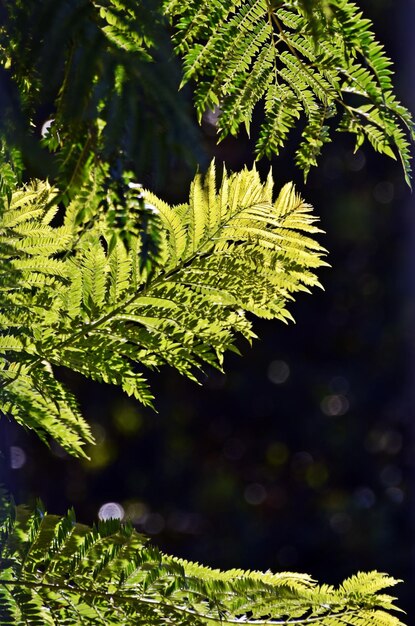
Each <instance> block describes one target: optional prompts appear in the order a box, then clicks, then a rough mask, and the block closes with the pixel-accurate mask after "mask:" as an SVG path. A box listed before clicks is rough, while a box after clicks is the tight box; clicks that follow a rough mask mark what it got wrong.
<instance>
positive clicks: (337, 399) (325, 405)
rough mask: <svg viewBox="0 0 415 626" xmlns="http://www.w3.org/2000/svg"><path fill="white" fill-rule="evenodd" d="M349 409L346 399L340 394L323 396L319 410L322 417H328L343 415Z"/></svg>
mask: <svg viewBox="0 0 415 626" xmlns="http://www.w3.org/2000/svg"><path fill="white" fill-rule="evenodd" d="M349 407H350V404H349V401H348V399H347V398H346V396H343V395H341V394H334V395H330V396H325V397H324V398H323V400H322V401H321V403H320V408H321V410H322V411H323V413H324V415H328V416H329V417H337V416H341V415H345V413H347V411H348V410H349Z"/></svg>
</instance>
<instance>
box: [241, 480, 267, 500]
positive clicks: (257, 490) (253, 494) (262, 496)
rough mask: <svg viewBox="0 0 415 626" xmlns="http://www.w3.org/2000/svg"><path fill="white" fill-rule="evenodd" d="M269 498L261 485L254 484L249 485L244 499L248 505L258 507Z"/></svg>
mask: <svg viewBox="0 0 415 626" xmlns="http://www.w3.org/2000/svg"><path fill="white" fill-rule="evenodd" d="M266 497H267V490H266V489H265V487H264V485H261V484H260V483H252V484H250V485H248V486H247V487H246V489H245V491H244V498H245V500H246V501H247V503H248V504H252V505H253V506H258V505H259V504H262V503H263V502H264V501H265V500H266Z"/></svg>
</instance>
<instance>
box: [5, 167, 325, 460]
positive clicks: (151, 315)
mask: <svg viewBox="0 0 415 626" xmlns="http://www.w3.org/2000/svg"><path fill="white" fill-rule="evenodd" d="M127 179H128V177H127ZM94 184H96V181H95V182H94ZM86 194H87V196H88V197H89V195H90V194H91V186H90V185H89V186H88V190H87V192H86ZM84 197H85V194H84V193H81V194H80V200H79V201H78V200H77V199H76V198H75V199H73V201H72V202H71V203H70V205H69V206H68V207H67V209H65V210H63V213H61V214H59V211H62V209H60V208H59V206H58V204H57V196H56V193H55V191H54V190H53V189H51V188H50V187H49V186H48V185H46V184H43V183H35V184H34V185H32V186H28V187H25V188H23V189H20V190H18V191H16V193H15V194H14V195H13V196H12V199H11V202H10V204H9V206H8V209H7V210H6V211H5V212H4V215H3V223H2V228H1V230H0V246H3V248H4V261H5V263H7V267H8V268H12V270H13V271H12V272H10V271H6V269H5V270H4V273H3V275H2V292H1V298H2V321H3V327H4V331H3V332H2V333H1V334H0V351H1V352H2V353H3V354H4V355H5V356H4V359H3V361H2V363H3V365H2V368H1V371H0V377H1V379H2V389H1V397H2V402H3V405H2V407H3V411H5V412H6V413H9V414H11V415H14V416H15V418H16V419H17V421H19V422H20V423H25V424H26V425H27V426H29V427H30V428H33V429H34V430H36V432H38V434H39V435H40V436H41V437H42V438H43V439H45V438H47V437H48V436H52V437H54V438H55V439H57V440H58V441H59V442H60V443H61V444H62V445H63V446H64V447H66V449H67V450H68V451H69V452H71V453H74V454H80V453H81V450H82V444H83V443H85V442H86V441H90V438H91V436H90V434H89V431H88V428H87V426H86V424H85V422H84V420H83V419H82V417H81V415H80V413H79V409H78V407H77V406H76V402H75V400H74V398H73V397H72V395H71V394H70V393H69V392H67V391H66V390H65V389H64V388H63V386H62V385H61V383H59V382H58V381H57V380H56V379H55V377H54V368H55V369H56V367H57V366H64V367H68V368H70V369H72V370H75V371H77V372H79V373H81V374H83V375H85V376H87V377H89V378H92V379H94V380H97V381H101V382H106V383H111V384H116V385H119V386H121V387H122V389H123V390H124V391H125V392H126V393H127V394H128V395H131V396H133V397H135V398H136V399H138V400H139V401H140V402H142V403H143V404H145V405H151V404H152V400H153V396H152V394H151V391H150V389H149V387H148V383H147V380H146V375H145V370H146V369H147V368H150V369H158V368H159V367H160V366H162V365H165V364H166V365H170V366H172V367H174V368H176V369H177V370H178V371H179V372H181V373H182V374H184V375H186V376H188V377H189V378H191V379H193V380H197V372H198V370H200V369H201V368H203V367H204V365H206V364H209V365H211V366H213V367H218V368H221V367H222V362H223V354H224V352H225V351H226V350H228V349H231V350H236V348H235V346H234V341H235V338H236V337H237V336H238V335H242V336H243V337H245V338H246V339H248V340H251V339H252V338H253V337H254V336H255V335H254V333H253V330H252V323H251V321H250V320H249V319H248V318H247V316H246V313H252V314H254V315H256V316H259V317H264V318H268V319H271V318H276V319H280V320H282V321H287V320H290V319H292V317H291V313H290V312H289V310H288V304H289V302H290V301H291V300H292V299H293V295H294V294H295V293H296V292H298V291H309V289H310V288H312V287H314V286H318V285H319V282H318V280H317V277H316V275H315V270H316V269H317V268H319V267H320V266H322V265H325V262H324V261H323V258H322V257H323V256H324V249H323V248H321V246H320V245H319V244H318V243H317V242H316V241H315V238H314V237H315V235H317V234H318V233H319V232H320V231H319V229H318V228H317V226H316V225H315V221H316V218H315V217H314V216H313V214H312V212H311V207H310V206H309V205H307V204H306V203H304V201H303V200H302V199H301V197H300V196H299V195H298V193H297V192H296V191H295V189H294V187H293V185H292V184H291V183H289V184H287V185H285V186H284V187H283V188H282V190H281V192H280V194H279V195H278V197H277V199H276V200H274V199H273V180H272V176H271V173H270V174H269V176H268V178H267V180H266V182H265V183H263V182H262V181H261V179H260V176H259V174H258V172H257V171H256V170H255V169H253V170H248V169H244V170H243V171H242V172H239V173H235V174H231V175H228V174H227V173H226V171H224V172H223V174H222V182H221V184H220V186H219V187H218V185H217V183H216V171H215V165H214V163H212V165H211V166H210V168H209V170H208V172H207V174H206V176H205V177H203V176H202V175H200V174H198V175H197V176H196V178H195V180H194V181H193V183H192V185H191V189H190V195H189V201H188V202H187V203H186V204H182V205H180V206H177V207H171V206H169V205H168V204H166V203H165V202H163V201H162V200H160V199H159V198H157V196H155V195H154V194H152V193H150V192H147V191H144V192H143V191H142V190H141V188H140V187H139V186H138V185H135V184H134V183H132V182H131V181H130V182H129V183H128V184H124V183H121V182H120V183H119V184H118V183H117V185H115V187H114V186H113V187H110V186H108V183H107V182H105V179H102V180H101V182H100V183H98V189H97V190H96V200H95V202H92V203H91V206H95V209H94V212H93V213H92V214H90V213H88V211H85V210H84V208H83V199H84ZM92 215H93V218H92ZM55 216H57V217H58V218H59V220H60V222H61V223H62V225H61V226H53V225H51V221H52V220H53V219H54V218H55ZM17 286H18V289H16V287H17ZM65 428H67V436H65Z"/></svg>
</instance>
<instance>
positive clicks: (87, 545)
mask: <svg viewBox="0 0 415 626" xmlns="http://www.w3.org/2000/svg"><path fill="white" fill-rule="evenodd" d="M3 501H4V502H3V507H2V508H3V512H4V514H3V515H2V524H1V528H0V532H1V536H2V541H1V545H0V560H1V562H2V564H3V566H2V568H1V572H0V598H1V600H2V603H1V612H0V620H1V621H0V623H1V624H10V623H13V624H16V626H20V625H21V624H22V625H23V624H25V623H30V624H50V625H57V624H62V623H65V624H67V625H68V626H69V625H71V624H96V625H97V626H98V625H102V624H103V623H105V624H114V625H115V624H116V625H117V626H121V625H125V626H127V624H132V623H137V624H138V623H139V624H157V625H159V624H164V623H166V624H167V623H168V624H177V625H181V626H190V625H192V626H202V625H203V624H206V623H210V624H217V625H218V626H219V625H222V626H223V625H226V624H227V625H230V624H238V623H244V624H261V625H264V626H265V625H267V624H269V625H271V624H281V626H282V625H283V624H289V623H290V624H292V623H293V624H297V625H298V626H306V625H307V624H315V625H316V626H334V625H335V624H336V625H337V624H340V623H341V624H343V625H344V626H403V624H402V623H401V622H400V621H399V620H398V618H397V617H395V616H393V615H391V613H390V611H391V610H393V609H395V607H394V605H393V598H391V597H390V596H388V595H385V594H379V591H381V590H383V589H384V588H387V587H391V586H393V585H395V584H396V583H397V582H398V581H396V580H394V579H393V578H390V577H388V576H386V575H384V574H379V573H378V572H370V573H368V574H362V573H360V574H357V576H354V577H353V578H351V579H348V580H346V581H345V582H344V583H343V585H341V586H340V588H339V589H337V590H336V589H334V588H333V587H328V586H327V585H323V586H321V587H319V586H318V585H317V584H316V583H315V582H314V581H313V580H312V579H311V578H310V577H309V576H307V575H305V574H296V573H290V572H282V573H278V574H273V573H271V572H267V573H261V572H249V571H248V572H247V571H243V570H229V571H227V572H226V571H225V572H221V571H219V570H212V569H209V568H207V567H203V566H201V565H198V564H196V563H188V562H186V561H184V560H182V559H176V558H174V557H169V556H166V555H164V554H162V553H160V552H159V550H158V549H157V548H155V547H153V546H151V545H149V544H148V543H146V541H145V540H144V538H143V537H142V536H141V535H138V534H137V533H136V532H135V531H134V530H133V529H132V528H131V526H129V525H123V524H121V523H120V522H119V521H118V520H107V521H106V522H100V523H99V524H98V526H96V527H93V528H88V527H87V526H83V525H81V524H77V523H76V521H75V516H74V513H73V511H70V512H69V513H68V514H67V516H66V517H57V516H53V515H47V514H45V513H44V511H43V510H42V508H41V507H40V505H39V507H38V509H37V510H36V511H34V512H33V513H32V514H29V512H28V511H27V510H26V509H24V508H21V507H18V508H17V513H15V512H14V507H12V506H10V504H8V503H7V501H6V500H5V499H4V496H3Z"/></svg>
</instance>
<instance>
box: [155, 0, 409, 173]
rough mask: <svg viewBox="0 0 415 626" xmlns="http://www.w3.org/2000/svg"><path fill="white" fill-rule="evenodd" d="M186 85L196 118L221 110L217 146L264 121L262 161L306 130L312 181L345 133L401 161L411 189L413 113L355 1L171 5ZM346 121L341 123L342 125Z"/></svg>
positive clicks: (303, 153) (301, 154)
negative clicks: (258, 110) (257, 112)
mask: <svg viewBox="0 0 415 626" xmlns="http://www.w3.org/2000/svg"><path fill="white" fill-rule="evenodd" d="M165 10H166V13H167V14H168V15H170V16H171V18H172V21H173V23H174V24H175V26H176V35H175V43H176V50H177V52H178V54H179V55H180V56H182V57H183V58H184V79H183V82H187V81H188V80H190V79H194V80H195V81H196V85H195V103H196V108H197V111H198V114H199V117H201V116H202V114H203V113H204V112H205V111H206V110H207V109H213V108H214V107H216V106H218V107H219V108H220V116H219V119H218V130H219V137H220V138H223V137H225V136H226V135H228V134H229V133H231V134H237V132H238V130H239V127H240V125H241V124H244V125H245V126H246V128H247V130H248V132H249V128H250V125H251V121H252V116H253V112H254V108H255V107H256V105H257V104H258V103H259V102H261V103H262V104H263V107H264V110H265V116H264V119H263V121H262V124H261V129H260V134H259V138H258V140H257V144H256V150H257V155H258V156H259V157H262V156H271V155H272V154H278V153H279V151H280V150H281V148H282V147H283V146H284V145H285V143H286V140H287V137H288V134H289V132H290V131H291V130H292V129H293V128H294V127H295V126H297V125H298V123H299V122H301V120H305V125H304V128H303V131H302V141H301V143H300V145H299V147H298V149H297V152H296V162H297V164H298V165H299V167H301V168H302V169H303V170H304V173H305V175H307V173H308V171H309V169H310V167H311V166H312V165H316V164H317V157H318V156H319V155H320V152H321V149H322V147H323V145H324V144H325V143H327V142H329V141H331V119H332V118H334V121H335V123H336V124H337V128H338V130H341V131H347V132H351V133H353V134H354V135H355V136H356V147H357V148H358V147H359V146H360V145H361V144H362V143H363V142H364V141H365V140H366V139H367V140H368V141H369V142H370V143H371V144H372V146H373V147H374V148H375V150H377V151H378V152H381V153H384V154H387V155H388V156H390V157H392V158H396V157H397V156H398V157H399V158H400V160H401V162H402V165H403V169H404V172H405V177H406V180H407V182H408V184H409V176H410V155H409V144H408V140H407V135H408V133H409V135H410V136H411V137H412V138H414V136H415V127H414V124H413V121H412V118H411V115H410V113H409V112H408V111H407V110H406V109H405V108H404V107H403V106H402V105H401V104H400V103H399V102H398V101H397V99H396V97H395V95H394V93H393V87H392V82H391V76H392V70H391V67H390V66H391V61H390V60H389V59H388V58H387V56H386V55H385V53H384V50H383V46H382V45H380V44H379V43H378V42H377V41H376V39H375V37H374V35H373V33H372V32H371V22H370V20H368V19H366V18H364V17H363V16H362V13H361V11H360V10H359V9H358V8H357V7H356V5H355V4H354V3H353V2H350V1H349V0H326V1H324V2H323V1H320V2H317V3H316V2H310V1H306V0H303V1H302V2H297V1H294V0H285V1H284V0H276V1H275V0H246V1H244V2H240V1H239V0H237V1H235V0H228V1H226V2H216V1H213V0H212V1H211V2H204V1H203V0H192V1H191V2H189V1H188V0H168V1H167V2H166V5H165ZM340 114H341V117H339V115H340Z"/></svg>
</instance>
